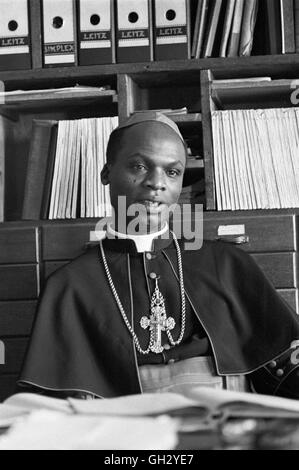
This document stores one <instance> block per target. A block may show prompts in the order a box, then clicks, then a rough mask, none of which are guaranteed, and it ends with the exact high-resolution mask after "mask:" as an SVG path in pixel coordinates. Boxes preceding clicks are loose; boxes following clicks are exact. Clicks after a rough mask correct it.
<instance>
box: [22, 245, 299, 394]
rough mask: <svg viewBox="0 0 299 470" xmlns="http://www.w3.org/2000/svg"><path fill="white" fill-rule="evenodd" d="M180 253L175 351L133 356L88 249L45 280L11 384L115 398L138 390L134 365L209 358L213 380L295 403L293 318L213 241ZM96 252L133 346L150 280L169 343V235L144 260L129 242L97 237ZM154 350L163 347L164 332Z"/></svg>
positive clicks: (246, 263)
mask: <svg viewBox="0 0 299 470" xmlns="http://www.w3.org/2000/svg"><path fill="white" fill-rule="evenodd" d="M180 245H181V250H182V259H183V273H184V286H185V293H186V315H187V321H186V329H185V335H184V338H183V341H182V343H181V344H180V345H179V346H175V347H173V348H170V349H169V350H168V351H164V353H163V354H162V353H160V354H154V353H151V354H149V355H146V356H145V355H141V354H139V353H138V352H137V351H136V348H135V346H134V342H133V339H132V336H131V334H130V333H129V331H128V329H127V327H126V325H125V322H124V320H123V318H122V316H121V313H120V311H119V309H118V306H117V303H116V301H115V298H114V297H113V294H112V292H111V289H110V286H109V284H108V281H107V277H106V273H105V270H104V266H103V262H102V259H101V255H100V250H99V247H98V246H94V247H92V248H89V249H88V251H87V252H86V253H85V254H83V255H81V256H79V257H78V258H76V259H75V260H73V261H72V262H70V263H68V264H67V265H65V266H64V267H62V268H61V269H59V270H58V271H56V272H55V273H54V274H53V275H52V276H50V278H49V279H48V281H47V283H46V286H45V288H44V290H43V293H42V295H41V297H40V300H39V305H38V312H37V316H36V321H35V324H34V329H33V334H32V337H31V342H30V346H29V349H28V351H27V355H26V359H25V363H24V365H23V369H22V373H21V376H20V381H19V384H20V385H31V386H33V387H40V388H39V389H37V390H41V389H42V390H44V391H46V392H47V393H51V392H63V391H65V392H67V393H72V392H76V391H79V392H89V393H92V394H94V395H97V396H101V397H115V396H119V395H126V394H133V393H139V392H140V385H139V380H138V364H139V365H140V364H145V363H163V362H164V363H165V362H168V361H169V359H174V360H180V359H184V358H187V357H192V356H197V355H212V356H213V357H214V360H215V365H216V369H217V372H218V374H219V375H237V374H251V375H250V377H251V379H252V382H253V385H254V387H255V389H256V391H259V392H262V393H278V394H281V395H283V396H294V397H297V396H298V397H299V379H298V378H297V375H296V374H297V365H296V364H294V363H293V362H294V361H292V360H291V359H290V358H291V357H292V358H293V359H294V357H296V351H295V354H294V349H291V348H290V345H291V343H292V342H293V341H294V340H296V339H299V323H298V319H297V315H296V314H295V313H294V312H293V311H292V309H291V308H290V307H289V306H288V305H287V304H286V303H285V301H284V300H283V299H282V298H281V297H280V296H279V295H278V294H277V293H276V291H275V289H274V287H273V286H272V284H271V283H270V282H269V281H268V280H267V279H266V278H265V276H264V274H263V273H262V272H261V270H260V269H259V268H258V267H257V265H256V264H255V262H254V260H253V259H252V258H251V257H250V256H249V255H248V254H246V253H245V252H243V251H242V250H240V249H238V248H235V247H233V246H230V245H228V244H226V243H222V242H218V241H215V242H211V241H205V242H204V243H203V246H202V248H201V249H199V250H185V249H184V242H183V240H181V241H180ZM103 246H104V250H105V254H106V257H107V261H108V265H109V269H110V272H111V275H112V279H113V282H114V285H115V287H116V289H117V293H118V295H119V298H120V300H121V302H122V305H123V307H124V310H125V312H126V314H127V317H128V319H129V321H130V324H131V325H134V331H135V332H136V334H137V336H138V338H139V340H140V345H141V347H142V348H144V349H146V347H147V346H148V342H149V331H148V329H147V330H145V329H143V328H141V326H140V319H141V317H142V316H149V312H150V298H151V294H152V292H153V289H154V285H155V281H154V279H153V277H154V276H153V273H154V274H155V275H156V276H159V281H158V283H159V288H160V291H161V292H162V294H163V296H164V298H165V299H166V312H167V316H172V317H173V318H174V319H175V322H176V325H175V328H174V329H173V330H172V335H173V337H174V340H176V339H177V338H178V336H179V334H180V327H181V296H180V290H179V282H178V264H177V252H176V249H175V245H174V243H173V241H172V240H171V237H170V240H165V239H161V238H157V239H155V240H154V242H153V251H152V252H151V253H150V254H149V253H137V252H136V248H135V244H134V242H133V241H131V240H112V239H105V240H104V242H103ZM162 342H164V343H167V342H168V341H167V336H166V333H165V332H163V333H162ZM292 353H293V355H292V356H291V354H292ZM281 371H282V372H281ZM293 371H294V372H293ZM292 374H293V378H292V379H291V381H290V376H291V375H292ZM287 376H288V377H289V378H288V379H287V380H288V381H286V377H287ZM283 382H284V384H283V385H282V386H281V384H282V383H283ZM279 389H281V390H279ZM280 392H281V393H280Z"/></svg>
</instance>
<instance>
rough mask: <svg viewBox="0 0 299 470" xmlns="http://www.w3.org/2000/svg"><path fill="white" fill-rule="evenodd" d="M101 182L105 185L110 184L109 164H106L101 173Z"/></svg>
mask: <svg viewBox="0 0 299 470" xmlns="http://www.w3.org/2000/svg"><path fill="white" fill-rule="evenodd" d="M101 181H102V184H104V185H106V184H109V183H110V180H109V168H108V165H107V163H105V165H104V166H103V169H102V171H101Z"/></svg>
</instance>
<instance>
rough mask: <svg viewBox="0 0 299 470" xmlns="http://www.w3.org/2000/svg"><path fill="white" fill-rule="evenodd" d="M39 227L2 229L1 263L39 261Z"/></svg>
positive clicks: (0, 241) (0, 238) (0, 242)
mask: <svg viewBox="0 0 299 470" xmlns="http://www.w3.org/2000/svg"><path fill="white" fill-rule="evenodd" d="M37 234H38V229H37V228H35V227H28V228H7V227H3V228H1V229H0V263H1V264H8V263H34V262H36V261H37V253H38V249H37V243H38V236H37Z"/></svg>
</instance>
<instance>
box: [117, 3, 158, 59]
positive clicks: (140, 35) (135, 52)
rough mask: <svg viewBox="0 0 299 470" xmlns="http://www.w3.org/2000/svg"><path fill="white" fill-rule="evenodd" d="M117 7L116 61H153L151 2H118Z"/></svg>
mask: <svg viewBox="0 0 299 470" xmlns="http://www.w3.org/2000/svg"><path fill="white" fill-rule="evenodd" d="M116 7H117V13H116V20H117V26H116V61H117V62H146V61H150V60H153V46H152V28H151V25H152V15H151V2H150V0H117V1H116Z"/></svg>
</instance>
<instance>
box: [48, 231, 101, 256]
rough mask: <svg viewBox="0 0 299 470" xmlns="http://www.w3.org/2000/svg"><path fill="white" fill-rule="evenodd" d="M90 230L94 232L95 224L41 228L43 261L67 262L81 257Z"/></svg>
mask: <svg viewBox="0 0 299 470" xmlns="http://www.w3.org/2000/svg"><path fill="white" fill-rule="evenodd" d="M92 230H95V223H91V224H86V225H83V224H72V225H68V226H66V225H55V226H53V225H52V226H46V227H43V231H42V253H43V255H42V257H43V260H61V259H66V260H69V259H72V258H75V257H76V256H79V255H81V254H82V253H83V252H84V251H85V248H86V243H88V242H89V232H90V231H92Z"/></svg>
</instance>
